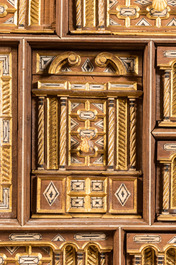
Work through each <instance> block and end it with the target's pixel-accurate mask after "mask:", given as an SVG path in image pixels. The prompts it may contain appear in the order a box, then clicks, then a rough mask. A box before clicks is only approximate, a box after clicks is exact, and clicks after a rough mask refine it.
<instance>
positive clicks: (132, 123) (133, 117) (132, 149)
mask: <svg viewBox="0 0 176 265" xmlns="http://www.w3.org/2000/svg"><path fill="white" fill-rule="evenodd" d="M130 169H136V100H135V99H130Z"/></svg>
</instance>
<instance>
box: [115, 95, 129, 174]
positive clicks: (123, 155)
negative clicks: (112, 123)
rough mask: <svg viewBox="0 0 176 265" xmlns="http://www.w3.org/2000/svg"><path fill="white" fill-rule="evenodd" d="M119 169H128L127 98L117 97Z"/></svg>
mask: <svg viewBox="0 0 176 265" xmlns="http://www.w3.org/2000/svg"><path fill="white" fill-rule="evenodd" d="M117 169H118V170H126V169H127V99H124V98H119V99H117Z"/></svg>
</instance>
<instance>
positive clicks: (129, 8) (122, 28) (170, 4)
mask: <svg viewBox="0 0 176 265" xmlns="http://www.w3.org/2000/svg"><path fill="white" fill-rule="evenodd" d="M175 5H176V2H175V1H157V0H153V1H148V0H131V1H130V0H120V1H117V0H76V1H74V0H69V15H70V19H71V21H72V23H71V25H70V31H71V34H87V33H89V34H114V35H129V34H130V35H136V34H137V35H148V34H150V35H151V34H152V35H159V34H160V35H172V34H174V35H175V33H176V31H175V26H176V20H175V14H176V13H175Z"/></svg>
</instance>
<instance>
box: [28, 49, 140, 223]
mask: <svg viewBox="0 0 176 265" xmlns="http://www.w3.org/2000/svg"><path fill="white" fill-rule="evenodd" d="M34 54H35V55H36V65H35V66H34V69H35V70H34V73H33V78H34V79H33V80H34V83H33V89H32V93H33V103H32V106H33V107H32V112H33V122H32V124H33V128H32V135H33V150H32V152H33V153H32V185H33V187H34V189H33V194H32V197H33V198H35V197H36V202H34V203H33V206H32V207H33V209H32V212H33V216H34V217H35V216H39V215H38V214H46V213H50V214H57V215H58V216H59V217H60V218H72V217H84V216H87V217H100V216H102V217H103V218H111V217H113V218H114V217H118V215H119V214H125V213H127V214H134V215H136V216H137V217H138V218H140V215H139V213H141V206H140V204H139V203H137V194H138V186H141V183H142V182H141V180H142V178H141V174H142V168H141V165H142V160H141V159H139V156H140V152H141V149H140V148H139V145H138V143H139V142H140V141H141V136H142V128H141V127H140V126H139V124H140V123H141V117H142V116H141V114H142V113H141V106H142V100H141V95H142V93H143V92H142V90H141V89H140V86H141V81H142V78H141V70H140V69H139V68H138V65H139V64H140V65H141V58H142V57H140V56H137V55H136V54H134V55H132V56H127V54H125V53H124V52H123V53H118V54H117V53H109V52H107V51H105V52H101V53H99V52H87V53H86V52H79V53H78V52H57V51H56V52H51V53H48V52H47V53H46V55H45V52H43V51H42V52H40V51H37V52H36V53H34ZM43 76H44V78H43ZM137 117H138V118H137ZM65 187H66V188H65ZM35 192H37V193H35ZM41 216H42V215H41Z"/></svg>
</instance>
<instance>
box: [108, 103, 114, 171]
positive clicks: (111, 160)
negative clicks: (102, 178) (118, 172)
mask: <svg viewBox="0 0 176 265" xmlns="http://www.w3.org/2000/svg"><path fill="white" fill-rule="evenodd" d="M114 103H115V102H114V99H113V98H109V106H108V107H109V121H108V125H109V126H108V168H109V169H113V167H114V150H115V148H114V141H115V107H114Z"/></svg>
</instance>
